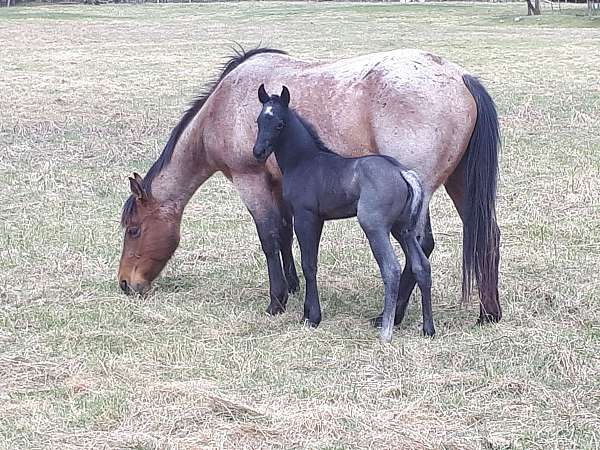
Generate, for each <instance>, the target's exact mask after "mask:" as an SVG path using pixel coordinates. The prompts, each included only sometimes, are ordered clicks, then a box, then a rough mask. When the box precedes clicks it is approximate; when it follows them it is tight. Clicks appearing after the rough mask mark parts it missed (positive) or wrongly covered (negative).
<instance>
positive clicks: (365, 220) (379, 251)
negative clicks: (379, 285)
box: [358, 213, 401, 342]
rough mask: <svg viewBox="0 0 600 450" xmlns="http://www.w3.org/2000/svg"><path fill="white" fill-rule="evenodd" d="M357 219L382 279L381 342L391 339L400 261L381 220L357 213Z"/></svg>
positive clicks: (387, 230) (388, 232)
mask: <svg viewBox="0 0 600 450" xmlns="http://www.w3.org/2000/svg"><path fill="white" fill-rule="evenodd" d="M358 221H359V223H360V226H361V227H362V229H363V230H364V232H365V234H366V235H367V239H369V245H370V246H371V251H372V252H373V256H375V260H376V261H377V265H378V266H379V271H380V273H381V278H382V279H383V286H384V303H383V314H382V316H383V317H382V323H381V331H380V338H381V341H382V342H390V341H391V340H392V334H393V327H394V316H395V315H396V302H397V299H398V288H399V287H400V272H401V270H400V263H399V262H398V258H397V257H396V254H395V253H394V249H393V247H392V244H391V243H390V231H389V229H387V228H386V227H385V226H383V225H382V223H381V222H382V221H380V220H377V219H376V218H373V217H364V215H362V217H361V214H360V213H359V216H358Z"/></svg>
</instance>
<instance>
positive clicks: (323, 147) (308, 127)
mask: <svg viewBox="0 0 600 450" xmlns="http://www.w3.org/2000/svg"><path fill="white" fill-rule="evenodd" d="M292 111H293V112H294V114H295V115H296V117H297V118H298V120H299V121H300V123H301V124H302V126H303V127H304V128H306V131H308V134H310V137H311V138H312V140H313V141H314V142H315V144H316V146H317V147H318V148H319V151H321V152H324V153H333V154H335V155H337V153H335V152H334V151H333V150H331V149H330V148H329V147H327V146H326V145H325V143H324V142H323V141H322V140H321V137H320V136H319V133H317V130H316V129H315V127H314V126H313V124H312V123H310V122H309V121H308V120H307V119H305V118H304V117H302V116H301V115H300V114H298V112H297V111H296V110H293V109H292Z"/></svg>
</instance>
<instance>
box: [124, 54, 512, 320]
mask: <svg viewBox="0 0 600 450" xmlns="http://www.w3.org/2000/svg"><path fill="white" fill-rule="evenodd" d="M262 83H264V84H265V86H266V87H267V89H269V90H273V91H275V90H278V89H281V86H282V85H283V84H286V85H287V86H289V87H290V89H292V90H293V91H294V92H298V93H299V95H298V96H297V97H296V98H295V99H294V104H293V107H294V108H295V109H296V110H297V111H298V112H299V113H300V114H302V115H303V116H304V117H306V118H307V119H308V120H309V121H310V122H312V123H314V124H317V128H318V129H317V131H318V133H319V135H320V136H321V137H322V139H323V141H324V142H325V144H326V145H327V146H329V147H331V148H335V149H337V150H338V151H339V152H340V153H341V154H343V155H345V156H360V155H367V154H369V153H380V154H385V155H390V156H393V157H395V158H396V159H398V160H399V161H401V162H402V163H403V164H404V165H405V166H407V167H408V168H411V169H413V170H415V171H416V172H417V173H418V174H419V176H420V178H421V180H422V183H423V189H424V192H423V194H424V203H423V206H424V207H423V214H422V217H421V218H420V220H419V226H418V227H419V229H420V242H421V246H422V248H423V250H424V252H425V253H426V255H427V256H429V255H430V254H431V252H432V251H433V247H434V240H433V235H432V233H431V226H430V222H429V208H428V204H429V200H430V199H431V196H432V195H433V193H434V192H435V191H436V189H437V188H438V187H440V186H441V185H442V184H444V185H445V187H446V190H447V192H448V194H449V195H450V197H451V198H452V200H453V202H454V205H455V207H456V209H457V211H458V213H459V215H460V217H461V219H462V222H463V284H462V288H463V297H464V298H467V297H468V296H469V294H470V291H471V288H472V283H473V281H474V280H475V281H476V282H477V285H478V288H479V295H480V316H479V322H480V323H483V322H489V321H494V322H496V321H498V320H500V318H501V315H502V312H501V307H500V303H499V299H498V262H499V241H500V233H499V230H498V226H497V223H496V211H495V209H496V207H495V202H496V183H497V173H498V149H499V128H498V119H497V115H496V110H495V106H494V103H493V101H492V99H491V98H490V96H489V95H488V93H487V92H486V90H485V89H484V87H483V86H482V85H481V84H480V83H479V82H478V81H477V80H476V79H475V78H473V77H472V76H470V75H469V74H468V73H466V71H465V70H464V69H462V68H461V67H459V66H457V65H456V64H453V63H450V62H448V61H446V60H444V59H442V58H440V57H438V56H435V55H432V54H430V53H427V52H422V51H418V50H395V51H390V52H385V53H375V54H369V55H364V56H359V57H356V58H350V59H342V60H339V61H334V62H319V61H310V62H308V61H303V60H300V59H296V58H292V57H290V56H288V55H287V54H285V53H284V52H282V51H280V50H275V49H268V48H258V49H254V50H251V51H248V52H241V53H238V54H237V55H235V56H234V57H233V58H231V60H230V61H229V62H228V63H227V64H226V65H225V66H224V68H223V70H222V72H221V74H220V76H219V78H218V80H217V81H216V82H215V83H214V84H213V85H212V86H211V87H210V89H209V90H208V91H207V92H206V93H204V94H203V95H201V96H200V97H199V98H197V99H196V100H195V101H194V102H193V104H192V105H191V107H190V108H189V109H188V110H187V111H186V112H185V114H184V115H183V117H182V118H181V120H180V121H179V123H178V124H177V125H176V126H175V128H174V129H173V131H172V132H171V136H170V138H169V140H168V142H167V144H166V146H165V148H164V150H163V152H162V154H161V155H160V157H159V158H158V160H157V161H156V162H155V163H154V164H153V165H152V167H151V168H150V170H149V171H148V173H147V174H146V176H145V177H144V178H143V179H142V178H141V177H140V176H139V175H137V174H135V177H134V178H130V187H131V194H132V195H131V196H130V197H129V199H128V200H127V202H126V203H125V205H124V207H123V213H122V221H121V222H122V225H123V227H124V228H125V237H124V242H123V253H122V256H121V262H120V266H119V273H118V277H119V283H120V286H121V288H122V289H123V290H124V291H125V292H131V291H135V292H138V293H144V292H146V291H147V290H148V289H149V288H150V285H151V283H152V281H153V280H154V279H155V278H156V277H157V276H158V274H159V273H160V271H161V270H162V269H163V267H164V266H165V264H166V263H167V261H168V260H169V259H170V258H171V256H172V254H173V252H174V251H175V249H176V248H177V246H178V243H179V229H180V223H181V217H182V214H183V210H184V208H185V206H186V204H187V203H188V201H189V199H190V198H191V197H192V195H193V194H194V192H196V190H197V189H198V188H199V187H200V185H202V183H204V182H205V181H206V180H207V179H208V178H209V177H210V176H211V175H213V174H214V173H215V172H218V171H220V172H222V173H223V174H224V175H225V176H226V177H227V178H228V179H229V180H230V181H231V182H232V183H233V184H234V186H235V187H236V189H237V191H238V192H239V194H240V196H241V198H242V201H243V202H244V204H245V205H246V207H247V208H248V210H249V211H250V213H251V215H252V217H253V219H254V222H255V224H256V228H257V231H258V236H259V239H260V242H261V245H262V249H263V252H264V253H265V256H266V259H267V267H268V272H269V282H270V297H271V301H270V304H269V306H268V308H267V311H268V312H269V313H271V314H276V313H279V312H282V311H283V310H284V308H285V305H286V302H287V296H288V291H290V292H292V291H294V290H296V289H297V288H298V277H297V275H296V269H295V266H294V260H293V257H292V228H291V223H290V215H289V212H288V211H286V210H285V209H284V207H283V203H282V199H281V172H280V170H279V168H278V167H277V164H276V161H275V159H274V158H273V157H271V158H269V160H268V161H267V164H260V163H258V162H257V161H256V160H255V158H254V157H253V155H252V146H253V143H254V140H255V137H256V130H257V128H256V124H255V118H256V117H257V115H258V112H259V110H260V107H259V105H258V104H257V102H256V89H257V87H258V86H259V85H260V84H262ZM280 254H281V259H280ZM282 263H283V264H282ZM414 286H415V279H414V276H413V275H412V273H411V272H410V271H405V272H404V273H403V274H402V278H401V281H400V289H399V294H398V302H397V305H398V307H399V308H400V307H401V305H404V306H405V305H406V303H407V301H408V298H409V296H410V293H411V292H412V290H413V288H414ZM403 315H404V310H398V311H397V313H396V322H400V321H401V320H402V316H403Z"/></svg>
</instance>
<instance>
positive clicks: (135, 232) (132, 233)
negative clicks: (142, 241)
mask: <svg viewBox="0 0 600 450" xmlns="http://www.w3.org/2000/svg"><path fill="white" fill-rule="evenodd" d="M127 235H128V236H129V237H130V238H132V239H135V238H138V237H140V228H139V227H129V228H127Z"/></svg>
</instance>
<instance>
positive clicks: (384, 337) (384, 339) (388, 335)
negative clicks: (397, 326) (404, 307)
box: [379, 330, 393, 344]
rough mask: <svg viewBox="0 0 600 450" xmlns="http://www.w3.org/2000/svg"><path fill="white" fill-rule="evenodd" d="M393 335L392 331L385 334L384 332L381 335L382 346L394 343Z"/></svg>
mask: <svg viewBox="0 0 600 450" xmlns="http://www.w3.org/2000/svg"><path fill="white" fill-rule="evenodd" d="M392 334H393V331H392V330H390V331H388V332H387V333H384V332H383V331H382V332H381V333H379V340H380V341H381V343H382V344H389V343H390V342H392Z"/></svg>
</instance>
